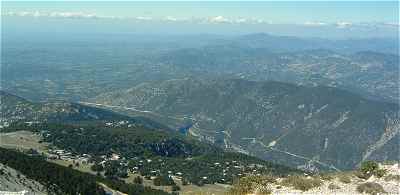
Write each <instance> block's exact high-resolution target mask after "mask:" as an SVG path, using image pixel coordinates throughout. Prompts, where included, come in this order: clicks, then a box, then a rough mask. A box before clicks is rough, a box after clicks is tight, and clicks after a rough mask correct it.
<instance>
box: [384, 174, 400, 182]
mask: <svg viewBox="0 0 400 195" xmlns="http://www.w3.org/2000/svg"><path fill="white" fill-rule="evenodd" d="M385 181H397V182H400V175H388V176H386V177H385Z"/></svg>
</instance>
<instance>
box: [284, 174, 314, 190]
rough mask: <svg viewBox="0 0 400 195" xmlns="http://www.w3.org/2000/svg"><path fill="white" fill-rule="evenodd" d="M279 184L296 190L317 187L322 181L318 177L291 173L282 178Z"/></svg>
mask: <svg viewBox="0 0 400 195" xmlns="http://www.w3.org/2000/svg"><path fill="white" fill-rule="evenodd" d="M281 184H282V185H283V186H288V187H289V186H291V187H294V188H295V189H297V190H301V191H307V190H309V189H312V188H315V187H319V186H321V184H322V181H321V180H320V179H318V178H312V177H310V178H306V177H304V176H299V175H293V176H289V177H287V178H285V179H284V180H282V182H281Z"/></svg>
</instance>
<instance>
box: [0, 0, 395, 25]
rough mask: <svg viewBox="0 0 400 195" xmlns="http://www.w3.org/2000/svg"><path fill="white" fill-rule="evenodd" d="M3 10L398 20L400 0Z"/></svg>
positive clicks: (32, 5) (14, 5)
mask: <svg viewBox="0 0 400 195" xmlns="http://www.w3.org/2000/svg"><path fill="white" fill-rule="evenodd" d="M2 11H3V12H9V11H11V12H24V11H25V12H35V11H39V12H82V13H88V14H96V15H98V16H117V17H140V16H142V17H153V18H162V17H167V16H170V17H174V18H182V19H183V18H191V17H196V18H201V17H213V16H223V17H226V18H241V17H243V18H257V19H261V20H265V21H269V22H273V23H304V22H311V21H321V22H339V21H345V22H390V23H395V22H398V2H396V1H392V2H383V1H377V2H367V1H358V2H357V1H354V2H343V1H334V2H321V1H319V2H315V1H314V2H312V1H311V2H310V1H309V2H306V1H304V2H302V1H297V2H296V1H289V2H279V1H275V2H246V1H243V2H111V1H110V2H54V1H52V2H3V10H2Z"/></svg>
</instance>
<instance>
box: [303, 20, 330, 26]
mask: <svg viewBox="0 0 400 195" xmlns="http://www.w3.org/2000/svg"><path fill="white" fill-rule="evenodd" d="M304 25H305V26H326V25H328V23H325V22H313V21H308V22H305V23H304Z"/></svg>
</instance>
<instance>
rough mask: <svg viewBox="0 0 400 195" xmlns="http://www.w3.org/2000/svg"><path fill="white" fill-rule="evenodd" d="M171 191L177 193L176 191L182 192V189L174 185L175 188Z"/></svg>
mask: <svg viewBox="0 0 400 195" xmlns="http://www.w3.org/2000/svg"><path fill="white" fill-rule="evenodd" d="M171 190H172V191H173V192H176V191H179V190H181V188H180V187H179V186H177V185H173V186H172V187H171Z"/></svg>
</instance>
